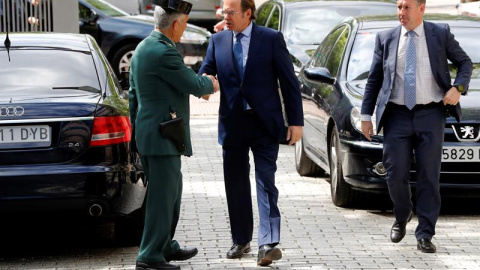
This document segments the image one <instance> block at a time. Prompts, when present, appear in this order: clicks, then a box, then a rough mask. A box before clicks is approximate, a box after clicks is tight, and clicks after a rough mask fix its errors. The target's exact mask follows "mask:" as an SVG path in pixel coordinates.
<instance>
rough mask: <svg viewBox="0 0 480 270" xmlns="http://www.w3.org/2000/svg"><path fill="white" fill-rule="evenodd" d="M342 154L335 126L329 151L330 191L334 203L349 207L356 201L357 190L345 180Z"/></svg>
mask: <svg viewBox="0 0 480 270" xmlns="http://www.w3.org/2000/svg"><path fill="white" fill-rule="evenodd" d="M340 154H341V151H340V139H339V136H338V131H337V128H336V127H333V130H332V133H331V136H330V151H329V153H328V160H329V165H330V180H331V181H330V192H331V196H332V202H333V204H335V205H336V206H339V207H347V206H350V205H352V204H353V203H354V196H355V191H354V190H352V188H351V186H350V185H349V184H348V183H347V182H345V178H344V176H343V169H342V162H341V156H340Z"/></svg>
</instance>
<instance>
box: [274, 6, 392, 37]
mask: <svg viewBox="0 0 480 270" xmlns="http://www.w3.org/2000/svg"><path fill="white" fill-rule="evenodd" d="M395 13H396V6H395V5H381V6H365V5H357V6H345V5H342V6H325V7H308V8H297V9H287V11H286V15H285V18H284V20H285V21H284V26H283V27H282V28H283V30H282V32H283V33H284V35H285V39H286V41H287V43H288V44H320V42H322V40H323V39H324V38H325V36H326V35H327V34H328V32H330V30H331V29H332V28H333V27H335V25H337V24H339V23H340V22H341V21H342V20H343V19H345V18H346V17H349V16H362V15H377V14H382V15H385V14H395Z"/></svg>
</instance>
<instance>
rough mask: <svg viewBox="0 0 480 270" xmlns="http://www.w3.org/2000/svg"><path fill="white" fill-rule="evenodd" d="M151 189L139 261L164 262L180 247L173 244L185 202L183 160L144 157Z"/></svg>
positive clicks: (145, 169)
mask: <svg viewBox="0 0 480 270" xmlns="http://www.w3.org/2000/svg"><path fill="white" fill-rule="evenodd" d="M141 160H142V165H143V169H144V171H145V174H146V177H147V180H148V187H147V195H146V196H147V205H146V215H145V227H144V231H143V236H142V242H141V244H140V250H139V253H138V257H137V260H139V261H141V262H147V263H148V262H163V261H165V257H166V256H169V255H171V254H174V253H176V252H177V251H178V250H179V249H180V246H179V244H178V243H177V241H175V240H173V236H174V234H175V229H176V227H177V223H178V219H179V217H180V202H181V199H182V188H183V183H182V172H181V171H180V169H181V158H180V156H142V157H141Z"/></svg>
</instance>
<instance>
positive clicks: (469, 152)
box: [442, 146, 480, 162]
mask: <svg viewBox="0 0 480 270" xmlns="http://www.w3.org/2000/svg"><path fill="white" fill-rule="evenodd" d="M442 161H444V162H480V147H460V146H448V147H443V152H442Z"/></svg>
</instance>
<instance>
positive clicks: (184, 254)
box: [165, 248, 198, 262]
mask: <svg viewBox="0 0 480 270" xmlns="http://www.w3.org/2000/svg"><path fill="white" fill-rule="evenodd" d="M197 254H198V249H197V248H184V249H179V250H178V251H177V253H175V254H172V255H170V256H166V257H165V261H167V262H169V261H185V260H188V259H190V258H193V257H195V255H197Z"/></svg>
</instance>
